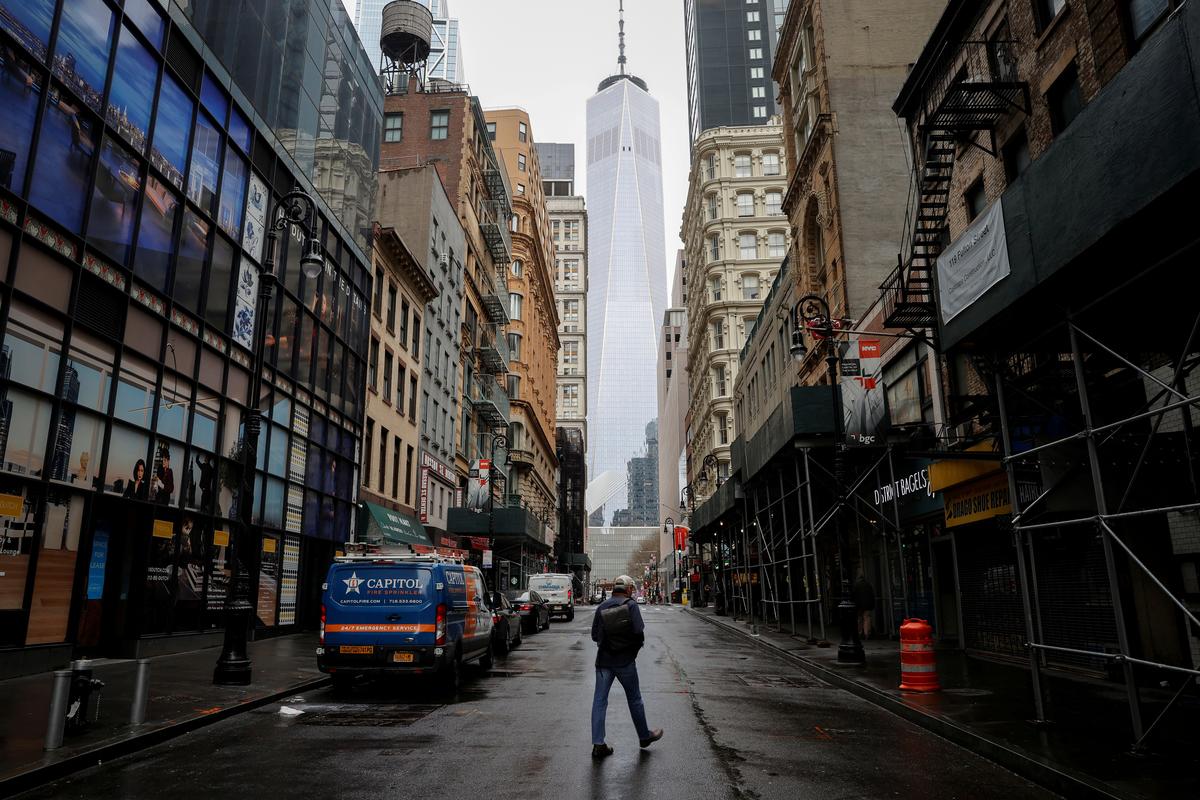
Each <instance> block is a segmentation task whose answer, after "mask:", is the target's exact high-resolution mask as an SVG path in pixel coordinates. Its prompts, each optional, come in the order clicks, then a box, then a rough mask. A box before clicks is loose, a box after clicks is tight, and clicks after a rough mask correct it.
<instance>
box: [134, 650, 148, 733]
mask: <svg viewBox="0 0 1200 800" xmlns="http://www.w3.org/2000/svg"><path fill="white" fill-rule="evenodd" d="M149 699H150V659H148V658H139V659H138V662H137V678H136V679H135V680H134V682H133V705H132V706H130V707H129V724H130V725H141V724H142V723H143V722H145V721H146V703H147V701H148V700H149Z"/></svg>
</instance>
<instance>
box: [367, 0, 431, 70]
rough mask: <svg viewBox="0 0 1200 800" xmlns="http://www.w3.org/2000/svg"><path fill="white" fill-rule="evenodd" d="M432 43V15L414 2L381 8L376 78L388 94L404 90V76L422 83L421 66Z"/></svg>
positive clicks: (397, 0)
mask: <svg viewBox="0 0 1200 800" xmlns="http://www.w3.org/2000/svg"><path fill="white" fill-rule="evenodd" d="M432 39H433V12H432V11H430V10H429V9H428V8H426V7H425V6H423V5H421V4H420V3H418V2H416V1H415V0H393V1H392V2H391V3H388V4H387V5H386V6H384V7H383V26H382V28H381V29H380V33H379V49H380V50H382V51H383V63H382V64H381V65H380V70H379V71H380V74H381V75H383V79H384V83H385V86H386V88H387V91H389V92H393V91H395V92H404V91H407V90H408V76H409V75H415V76H416V77H417V80H419V81H420V82H421V84H422V85H424V83H425V63H426V60H427V59H428V58H429V43H430V42H431V41H432Z"/></svg>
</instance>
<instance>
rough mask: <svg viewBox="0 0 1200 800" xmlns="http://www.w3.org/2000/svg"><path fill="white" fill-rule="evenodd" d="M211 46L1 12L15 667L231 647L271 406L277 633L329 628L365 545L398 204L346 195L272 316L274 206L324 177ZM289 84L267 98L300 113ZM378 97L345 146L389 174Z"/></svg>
mask: <svg viewBox="0 0 1200 800" xmlns="http://www.w3.org/2000/svg"><path fill="white" fill-rule="evenodd" d="M216 5H218V4H215V3H211V4H210V3H206V2H196V0H190V2H189V3H187V4H186V6H187V8H186V10H187V14H188V15H190V17H191V18H192V19H198V18H202V17H204V15H205V14H206V13H208V11H207V10H206V9H208V10H211V9H209V7H210V6H214V7H215V6H216ZM219 5H221V8H222V9H224V10H229V5H230V4H229V3H222V4H219ZM239 5H240V4H239ZM246 5H247V7H249V6H251V5H258V4H252V3H247V4H246ZM269 5H271V6H272V7H273V6H275V5H278V6H280V7H291V6H295V9H293V11H297V12H298V10H299V9H301V8H303V9H305V13H304V14H299V13H288V14H287V15H286V19H287V25H290V26H292V28H290V30H293V31H294V30H297V29H298V28H300V27H303V24H302V23H301V22H300V21H299V20H298V17H300V16H304V17H308V16H310V15H309V11H312V12H313V13H312V15H311V16H313V17H314V18H319V19H310V20H308V22H307V30H308V31H310V32H311V31H317V30H325V31H326V33H328V35H329V37H330V38H329V40H328V44H329V49H328V50H327V51H326V55H327V56H328V55H329V53H331V52H333V49H334V47H333V46H334V45H335V44H336V41H335V40H336V39H337V38H338V36H341V35H344V33H343V34H338V35H336V36H335V31H334V30H333V29H332V28H330V27H329V26H327V25H326V26H325V27H323V25H324V23H328V22H329V21H330V20H331V19H337V17H338V13H337V12H336V9H332V6H333V5H336V6H338V7H339V8H340V3H337V4H330V6H331V8H329V9H326V8H325V7H324V6H323V5H321V4H309V3H303V4H301V3H284V2H281V3H278V4H269ZM322 9H324V10H323V11H322ZM340 14H341V19H342V20H343V21H345V19H346V16H345V12H344V11H341V12H340ZM184 19H186V18H184ZM229 19H236V20H237V24H236V25H234V24H231V23H230V22H229ZM229 19H227V20H226V23H227V24H226V26H225V28H227V29H231V28H236V29H237V30H238V31H241V35H244V36H253V37H255V38H256V39H262V40H264V41H267V40H271V39H272V37H273V35H274V34H272V36H267V35H266V33H265V29H264V28H262V27H261V25H262V21H261V20H258V18H257V17H254V18H250V17H247V16H246V15H245V14H241V15H235V16H233V17H230V18H229ZM346 24H347V25H348V23H346ZM255 25H259V26H260V27H259V28H258V29H257V30H253V27H254V26H255ZM271 30H272V31H275V32H280V31H284V30H289V28H287V26H284V27H281V28H278V29H271ZM226 32H227V31H226ZM203 33H204V32H203V31H201V34H202V35H203ZM195 34H196V31H195V30H191V29H189V28H188V27H187V22H186V21H184V22H181V23H176V22H174V21H173V20H171V19H170V18H169V17H168V16H167V15H166V14H165V13H164V12H163V10H162V9H161V8H160V7H159V6H158V5H157V4H156V3H155V2H152V0H124V2H123V3H122V2H120V1H119V0H77V1H72V2H63V3H61V8H60V3H59V2H57V0H0V56H2V57H0V62H2V64H3V75H2V77H0V107H3V108H4V109H5V119H4V122H3V124H0V301H2V306H0V309H2V311H0V341H2V343H3V344H2V348H0V650H2V649H3V648H6V647H23V646H28V645H35V644H57V643H65V644H69V645H72V646H74V648H75V649H76V650H77V651H79V652H81V653H97V654H106V655H119V654H124V655H128V654H130V653H131V652H132V651H135V650H136V647H135V646H133V645H131V644H130V643H131V642H135V641H136V640H137V639H139V638H141V637H145V636H153V635H162V634H181V633H196V632H203V631H208V630H212V629H214V628H217V627H219V626H220V624H221V619H222V609H223V605H224V602H225V597H226V594H227V588H228V585H229V581H230V577H231V575H232V565H231V563H230V561H229V557H230V555H231V554H232V551H231V549H230V543H231V541H232V540H234V537H236V536H238V535H241V534H240V532H239V526H238V524H237V521H236V519H235V516H236V509H237V506H238V500H237V491H238V487H239V486H240V476H241V463H242V454H243V452H244V450H243V444H242V442H243V421H244V419H245V418H246V416H247V410H248V406H249V403H250V402H255V401H256V402H258V404H259V407H260V408H261V409H262V410H263V412H264V414H265V415H266V417H267V419H266V420H265V421H264V425H263V430H262V433H261V436H260V442H259V448H258V452H257V470H256V476H255V483H256V490H255V494H254V520H255V523H256V526H255V529H254V530H253V531H252V532H250V534H249V537H250V538H249V542H250V544H249V545H247V546H245V547H244V548H242V552H243V554H244V555H245V556H246V557H247V559H248V560H247V563H245V565H244V569H245V572H246V573H248V574H249V575H250V579H251V586H252V587H253V592H254V598H255V600H254V603H255V606H256V608H257V609H258V614H257V616H258V624H259V625H260V626H267V627H270V626H275V625H280V624H293V623H297V622H304V621H305V620H304V619H303V618H302V617H303V613H305V612H303V611H302V609H306V608H309V607H310V606H312V602H307V603H302V602H301V599H302V598H303V597H308V598H309V600H310V601H311V599H312V597H313V596H314V595H312V592H313V591H314V590H315V591H317V592H319V583H320V580H321V577H320V576H321V574H323V573H320V570H319V569H315V567H316V566H317V565H319V564H320V563H323V561H325V560H327V559H328V558H330V557H332V555H333V551H334V548H335V547H337V546H338V544H339V543H340V542H343V541H345V540H346V539H347V538H348V534H349V532H350V530H351V529H352V523H353V517H354V503H355V501H356V499H357V498H356V488H355V487H356V486H357V485H358V478H357V475H356V471H357V466H356V465H357V461H358V453H357V442H358V440H359V437H360V429H361V422H362V418H363V411H364V409H363V385H362V384H363V380H364V376H365V365H364V363H363V361H362V357H361V354H362V353H365V352H366V349H367V348H366V341H367V338H368V318H367V298H368V297H369V295H370V289H371V287H370V277H369V275H368V273H367V270H366V268H365V266H364V259H363V258H362V255H361V254H362V250H361V244H362V242H363V241H365V240H363V239H362V236H361V233H362V232H361V231H360V229H359V227H358V226H359V224H360V220H361V218H363V217H364V216H366V217H369V216H370V215H371V213H372V208H371V204H372V203H373V197H374V193H373V191H372V192H371V193H370V196H369V197H367V196H363V197H359V198H356V199H355V200H354V202H353V203H348V202H347V203H341V204H338V203H335V202H332V201H331V200H330V199H329V196H328V195H324V194H323V196H324V197H325V200H326V202H325V204H324V205H323V207H322V209H321V213H320V219H319V220H318V227H317V231H316V233H317V236H318V237H319V239H320V241H321V244H322V246H323V250H324V253H323V254H324V257H325V268H324V270H323V272H322V274H320V275H319V276H318V277H317V278H316V279H306V278H305V277H304V276H303V274H302V271H301V269H300V250H301V245H302V244H303V242H302V239H301V237H297V236H288V235H282V236H281V237H280V241H279V245H278V247H277V249H276V261H277V266H276V269H277V274H278V275H279V277H280V282H279V286H278V287H277V289H276V292H275V295H274V299H273V302H272V304H271V307H270V308H269V316H268V318H267V319H264V320H260V319H256V307H255V301H256V297H257V291H258V275H259V269H260V267H259V266H258V264H259V262H260V261H261V259H262V258H263V253H264V241H265V235H264V229H265V225H266V224H267V220H268V218H269V217H270V215H271V214H272V213H273V212H274V207H273V203H274V200H275V198H277V197H278V196H279V195H280V194H281V193H283V192H285V191H288V190H290V189H291V188H293V187H294V186H296V185H298V184H299V185H303V179H304V178H306V177H311V174H310V173H311V172H312V171H313V170H314V168H313V167H312V166H311V164H306V163H305V162H304V160H303V159H302V158H300V157H298V156H297V154H295V153H291V152H290V148H288V147H287V145H288V144H289V142H288V140H287V139H286V138H285V137H284V136H282V135H281V133H280V129H279V128H273V127H271V126H265V125H264V122H263V121H264V119H265V118H266V115H265V113H264V112H263V111H262V110H261V109H260V108H258V105H257V100H256V99H255V97H254V96H253V95H252V94H251V92H250V91H247V86H250V84H247V86H242V85H241V82H240V81H238V80H236V79H235V80H233V81H231V80H230V78H229V75H228V73H227V72H226V71H225V67H227V66H228V64H225V65H222V63H220V62H218V61H212V62H207V63H206V62H205V60H204V57H202V56H201V54H200V53H198V52H197V51H196V50H195V49H194V48H193V47H192V45H191V44H189V42H190V41H194V40H195ZM280 35H282V34H280ZM351 40H352V41H353V34H351ZM304 42H306V43H307V44H306V45H305V47H312V46H313V42H314V39H313V37H312V36H311V35H310V36H309V37H308V38H306V39H305V40H304ZM210 46H212V48H213V50H214V51H218V52H219V51H220V46H219V43H214V42H210ZM356 46H357V45H356ZM306 52H307V51H306ZM363 59H365V55H363V54H362V53H361V52H360V51H358V52H356V55H355V58H354V59H351V62H350V66H354V65H353V63H352V62H353V61H355V60H357V61H362V60H363ZM273 69H274V72H271V71H267V72H264V73H261V74H260V75H259V77H258V81H257V83H262V84H264V85H273V86H274V87H275V88H274V89H273V90H271V91H273V92H275V93H276V95H280V94H281V86H283V84H284V83H285V82H284V81H282V80H281V79H279V78H278V77H276V79H275V80H272V79H271V76H272V75H276V76H277V74H278V70H279V66H278V65H276V66H275V67H274V68H273ZM356 71H357V70H356ZM334 72H336V70H333V69H331V68H330V66H329V64H328V63H326V69H325V70H324V71H323V73H317V74H318V75H323V76H324V77H323V80H324V81H325V83H326V84H327V83H328V79H329V76H330V75H331V74H333V73H334ZM343 74H344V73H343ZM257 83H255V84H254V85H253V86H251V88H255V89H257ZM321 85H322V82H321V81H318V82H317V83H316V84H315V88H316V90H317V92H318V93H317V96H318V97H320V96H321V95H320V87H321ZM359 85H360V87H361V88H362V90H363V97H364V98H367V95H370V98H369V101H368V100H367V99H364V101H363V102H361V103H358V102H354V103H350V104H349V105H348V106H347V107H346V108H345V109H342V110H339V111H338V116H339V117H341V116H342V114H343V112H344V113H345V114H347V115H348V114H356V115H357V119H356V120H355V121H353V122H350V121H349V120H348V119H347V120H346V122H347V125H348V126H349V127H348V128H347V130H351V129H355V130H357V131H358V132H359V136H358V140H357V143H356V140H355V138H354V137H353V136H347V137H345V138H342V139H339V140H338V143H339V144H338V146H339V147H344V148H348V147H353V146H357V147H362V148H367V147H368V145H369V150H365V151H366V152H371V153H374V152H375V150H376V145H375V144H374V139H373V138H372V137H374V136H375V135H376V134H377V132H378V130H379V128H380V126H381V120H382V112H381V111H380V110H379V109H380V108H381V106H382V101H381V97H380V92H379V89H378V88H377V87H376V86H375V85H374V84H370V83H360V84H359ZM239 87H240V88H239ZM283 93H286V92H283ZM324 124H325V123H322V125H324ZM329 124H330V125H331V126H335V123H333V122H330V123H329ZM314 130H323V128H314ZM368 130H369V131H371V133H370V134H367V133H366V132H367V131H368ZM273 140H274V141H277V142H280V143H283V144H284V145H285V150H288V151H289V152H288V154H287V155H282V154H280V153H279V151H278V150H277V149H276V147H275V145H274V144H273ZM293 143H294V142H293ZM319 152H320V151H319V150H318V156H319ZM372 168H373V167H372V166H371V161H370V159H367V160H366V162H365V163H364V169H372ZM322 169H323V168H322ZM372 181H373V178H372ZM367 185H369V186H373V183H370V184H361V185H360V189H361V188H362V186H367ZM330 210H332V211H333V213H329V211H330ZM260 326H265V331H263V330H261V329H260ZM256 329H260V332H261V333H263V334H264V336H265V341H266V351H265V359H266V373H265V375H264V383H263V393H262V394H261V395H260V397H259V398H255V399H252V398H250V397H248V393H249V386H250V365H251V353H250V349H249V348H250V347H251V346H252V345H253V343H254V341H255V336H254V334H255V331H256ZM306 566H307V567H312V568H313V569H314V570H315V571H311V574H309V571H307V570H306V569H305V567H306ZM302 574H305V575H308V580H307V582H306V581H305V580H302V579H301V575H302ZM313 581H315V582H316V583H315V587H314V585H313ZM0 655H2V652H0Z"/></svg>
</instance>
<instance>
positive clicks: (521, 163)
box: [517, 153, 525, 172]
mask: <svg viewBox="0 0 1200 800" xmlns="http://www.w3.org/2000/svg"><path fill="white" fill-rule="evenodd" d="M517 169H519V170H521V172H524V171H525V154H524V153H517Z"/></svg>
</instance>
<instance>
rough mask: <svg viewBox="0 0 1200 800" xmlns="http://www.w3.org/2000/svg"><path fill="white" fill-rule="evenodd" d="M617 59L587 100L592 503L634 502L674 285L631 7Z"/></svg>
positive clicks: (651, 105) (651, 113)
mask: <svg viewBox="0 0 1200 800" xmlns="http://www.w3.org/2000/svg"><path fill="white" fill-rule="evenodd" d="M617 64H618V73H617V74H615V75H611V76H609V77H607V78H605V79H604V80H603V81H601V82H600V86H599V88H598V89H597V90H596V94H594V95H592V96H591V97H590V98H588V101H587V192H588V193H587V205H588V216H589V228H588V251H589V256H590V263H589V267H590V275H589V283H590V285H589V287H588V289H589V291H588V301H587V316H588V326H589V333H590V336H589V339H590V341H591V346H590V347H589V348H588V352H587V373H588V376H589V379H588V386H587V393H588V401H587V413H588V431H589V437H588V471H589V474H588V478H589V481H590V483H589V486H588V494H589V496H588V501H587V505H588V508H589V510H594V509H596V508H598V507H599V506H601V505H604V506H606V507H608V508H612V509H619V508H624V507H626V505H627V503H626V486H625V483H626V470H627V465H628V462H629V460H630V459H631V458H633V457H635V456H637V455H639V452H638V451H639V450H640V448H641V445H642V442H643V440H644V436H645V431H646V425H647V423H650V422H652V421H655V420H657V418H658V398H657V380H656V376H655V363H654V355H655V353H656V351H657V348H656V344H657V341H658V332H659V325H660V324H661V322H662V315H663V311H664V309H665V308H666V294H667V288H666V282H667V271H666V264H665V263H664V261H663V258H664V253H665V248H664V244H663V237H664V233H663V199H662V154H661V147H660V143H659V107H658V101H657V100H655V99H654V98H653V97H651V96H650V93H649V91H648V89H647V86H646V82H645V81H643V80H642V79H641V78H638V77H635V76H634V75H631V74H628V73H627V72H626V71H625V23H624V17H623V15H622V19H621V22H620V57H619V58H618V59H617Z"/></svg>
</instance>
